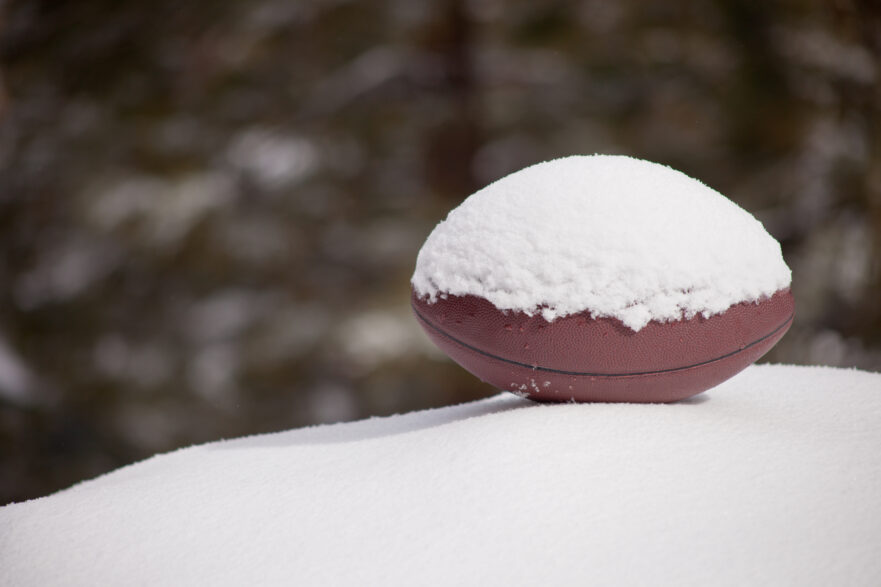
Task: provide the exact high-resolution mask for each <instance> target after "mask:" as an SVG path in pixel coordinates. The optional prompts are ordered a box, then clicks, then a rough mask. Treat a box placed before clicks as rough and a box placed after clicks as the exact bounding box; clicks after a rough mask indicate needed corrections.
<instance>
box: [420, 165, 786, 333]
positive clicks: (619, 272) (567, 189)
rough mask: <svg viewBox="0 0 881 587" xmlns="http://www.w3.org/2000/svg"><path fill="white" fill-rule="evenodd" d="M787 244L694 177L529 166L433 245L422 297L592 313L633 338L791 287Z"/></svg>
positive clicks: (471, 207) (478, 199) (423, 262)
mask: <svg viewBox="0 0 881 587" xmlns="http://www.w3.org/2000/svg"><path fill="white" fill-rule="evenodd" d="M790 281H791V275H790V271H789V268H788V267H787V266H786V263H785V262H784V261H783V256H782V255H781V253H780V245H779V243H777V241H776V240H774V238H773V237H771V236H770V235H769V234H768V233H767V232H766V231H765V229H764V228H763V227H762V225H761V224H760V223H759V222H758V221H757V220H756V219H755V218H753V217H752V215H750V214H749V213H748V212H746V211H745V210H743V209H741V208H739V207H738V206H737V205H736V204H734V203H733V202H731V201H730V200H728V199H727V198H725V197H724V196H722V195H721V194H719V193H718V192H716V191H715V190H712V189H710V188H709V187H707V186H705V185H704V184H702V183H701V182H699V181H697V180H695V179H692V178H690V177H688V176H687V175H685V174H683V173H681V172H679V171H676V170H674V169H671V168H669V167H665V166H663V165H659V164H657V163H650V162H648V161H642V160H639V159H633V158H630V157H622V156H609V155H593V156H576V157H566V158H563V159H556V160H553V161H547V162H544V163H539V164H538V165H533V166H532V167H527V168H526V169H522V170H520V171H518V172H516V173H513V174H511V175H509V176H507V177H504V178H502V179H500V180H499V181H497V182H495V183H493V184H491V185H489V186H487V187H485V188H484V189H482V190H480V191H478V192H476V193H475V194H473V195H472V196H470V197H469V198H468V199H467V200H465V201H464V202H463V203H462V204H461V205H460V206H459V207H458V208H456V209H455V210H453V211H452V212H450V214H449V216H448V217H447V219H446V220H444V221H443V222H441V223H440V224H439V225H438V226H437V227H436V228H435V229H434V231H433V232H432V233H431V235H430V236H429V237H428V240H427V241H426V242H425V245H424V246H423V247H422V250H421V251H420V252H419V256H418V258H417V261H416V271H415V273H414V274H413V279H412V283H413V287H414V288H415V290H416V291H417V293H419V294H422V295H426V296H429V298H430V299H431V300H432V301H433V300H434V299H436V298H437V296H438V295H447V294H453V295H467V294H471V295H475V296H479V297H482V298H485V299H487V300H489V301H491V302H492V303H493V304H495V305H496V307H498V308H500V309H503V310H520V311H524V312H526V313H528V314H530V315H532V314H533V313H535V312H541V313H542V315H543V316H544V317H545V319H546V320H548V321H551V320H553V319H555V318H557V317H560V316H565V315H567V314H573V313H576V312H582V311H584V310H589V311H590V312H591V314H592V315H593V316H595V317H601V316H604V317H614V318H618V319H620V320H621V321H622V322H624V324H626V325H628V326H629V327H631V328H632V329H633V330H639V329H641V328H642V327H643V326H645V325H646V324H648V323H649V322H650V321H651V320H658V321H661V322H663V321H669V320H679V319H680V318H682V317H683V316H685V317H686V318H692V317H694V316H695V315H697V314H703V315H704V316H711V315H713V314H718V313H721V312H723V311H725V310H726V309H728V308H729V307H731V306H732V305H734V304H737V303H740V302H746V301H757V300H759V299H761V298H763V297H767V296H770V295H771V294H773V293H774V292H776V291H778V290H780V289H785V288H787V287H789V284H790Z"/></svg>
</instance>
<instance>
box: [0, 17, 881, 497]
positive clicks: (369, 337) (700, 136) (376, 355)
mask: <svg viewBox="0 0 881 587" xmlns="http://www.w3.org/2000/svg"><path fill="white" fill-rule="evenodd" d="M595 152H599V153H621V154H630V155H634V156H638V157H641V158H646V159H650V160H654V161H658V162H662V163H665V164H668V165H671V166H673V167H675V168H678V169H681V170H683V171H684V172H686V173H688V174H689V175H692V176H694V177H697V178H699V179H701V180H702V181H704V182H705V183H707V184H708V185H710V186H712V187H714V188H716V189H717V190H719V191H720V192H722V193H723V194H725V195H727V196H728V197H730V198H731V199H733V200H734V201H736V202H737V203H739V204H740V205H741V206H743V207H744V208H746V209H747V210H749V211H750V212H752V213H754V214H755V215H756V216H757V217H758V218H759V219H760V220H761V221H762V222H764V224H765V226H766V227H767V229H768V230H769V231H770V232H771V233H772V234H773V235H774V236H775V237H777V238H778V239H779V240H780V241H781V243H782V245H783V251H784V255H785V257H786V260H787V262H788V263H789V265H790V267H792V269H793V272H794V289H795V292H796V297H797V299H798V316H797V320H796V322H795V325H794V326H793V328H792V330H791V331H790V333H789V334H788V335H787V336H786V337H785V338H784V339H783V341H782V342H781V343H780V344H779V345H778V346H777V347H776V348H775V349H774V350H773V351H772V353H771V354H770V355H769V356H768V357H766V358H765V360H769V361H773V362H786V363H798V364H822V365H840V366H855V367H860V368H864V369H870V370H879V369H881V304H879V297H881V296H879V292H881V4H879V3H878V2H875V1H874V0H827V1H820V0H789V1H769V2H749V1H746V0H743V1H738V0H715V1H705V0H702V1H696V0H695V1H690V2H689V1H682V2H667V3H663V2H641V1H637V0H622V1H618V2H606V1H603V0H590V1H585V2H563V1H551V2H529V1H525V0H524V1H516V2H501V1H499V0H446V1H441V0H438V1H435V2H413V1H410V0H388V1H379V0H361V1H359V2H355V1H346V0H210V1H203V0H190V1H189V2H179V1H177V0H151V1H150V2H144V1H134V0H132V1H127V2H118V1H116V0H81V1H79V2H58V1H57V0H0V284H2V288H0V504H3V503H7V502H9V501H13V500H16V501H17V500H23V499H27V498H32V497H37V496H41V495H45V494H47V493H49V492H52V491H55V490H57V489H60V488H63V487H66V486H68V485H70V484H72V483H74V482H76V481H79V480H83V479H86V478H89V477H93V476H95V475H98V474H100V473H103V472H106V471H108V470H110V469H113V468H116V467H118V466H121V465H124V464H126V463H130V462H133V461H135V460H138V459H142V458H145V457H147V456H149V455H151V454H154V453H156V452H159V451H168V450H172V449H175V448H177V447H182V446H185V445H189V444H192V443H199V442H205V441H210V440H215V439H219V438H228V437H235V436H241V435H245V434H253V433H260V432H269V431H275V430H282V429H286V428H291V427H298V426H304V425H309V424H317V423H325V422H337V421H346V420H352V419H356V418H363V417H367V416H371V415H387V414H392V413H395V412H403V411H408V410H414V409H418V408H424V407H429V406H441V405H446V404H451V403H456V402H462V401H466V400H470V399H473V398H478V397H484V396H488V395H492V394H495V393H496V391H495V390H493V389H491V388H489V387H487V386H485V385H483V384H481V383H480V382H479V381H477V380H476V379H475V378H473V377H471V376H470V375H468V374H467V373H465V372H464V371H462V370H461V369H459V368H458V367H457V366H455V365H454V364H452V363H451V362H450V361H448V360H446V359H445V358H444V357H443V356H441V355H440V354H439V353H438V352H437V351H435V350H434V349H433V348H432V346H431V344H430V343H429V342H427V340H426V339H425V338H424V337H423V336H422V334H421V332H420V331H419V328H418V326H417V324H416V322H415V321H414V320H413V319H412V318H411V316H410V310H409V300H408V293H409V278H410V274H411V272H412V270H413V266H414V262H415V258H416V254H417V251H418V250H419V247H420V246H421V244H422V242H423V240H424V239H425V237H426V236H427V235H428V233H429V232H430V231H431V229H432V228H433V227H434V225H435V224H436V223H437V222H438V221H440V220H441V219H442V218H443V217H444V216H445V215H446V213H447V212H448V211H449V210H450V209H451V208H453V207H455V206H456V205H457V204H458V203H459V202H461V201H462V200H463V199H464V198H465V197H466V196H467V195H469V194H470V193H471V192H473V191H474V190H475V189H477V188H479V187H481V186H483V185H485V184H486V183H488V182H490V181H492V180H494V179H497V178H499V177H501V176H503V175H505V174H507V173H510V172H512V171H514V170H517V169H519V168H521V167H523V166H525V165H528V164H531V163H535V162H538V161H541V160H545V159H549V158H553V157H558V156H563V155H569V154H578V153H595ZM829 391H830V393H834V392H835V390H829Z"/></svg>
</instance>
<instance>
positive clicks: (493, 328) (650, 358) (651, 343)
mask: <svg viewBox="0 0 881 587" xmlns="http://www.w3.org/2000/svg"><path fill="white" fill-rule="evenodd" d="M411 302H412V306H413V311H414V312H415V313H416V317H417V318H418V320H419V323H420V324H421V325H422V328H423V329H424V330H425V332H426V333H428V336H429V337H430V338H431V340H432V341H434V343H435V344H436V345H437V346H438V347H440V348H441V350H443V351H444V352H445V353H446V354H447V355H449V356H450V358H452V359H453V360H454V361H456V362H457V363H458V364H459V365H461V366H462V367H464V368H465V369H467V370H468V371H470V372H471V373H472V374H474V375H476V376H477V377H479V378H480V379H481V380H482V381H485V382H486V383H489V384H490V385H492V386H494V387H497V388H499V389H503V390H507V391H511V392H514V393H517V394H520V395H524V396H526V397H529V398H530V399H533V400H537V401H547V402H567V401H576V402H670V401H676V400H681V399H684V398H687V397H691V396H693V395H695V394H698V393H701V392H703V391H706V390H707V389H710V388H711V387H714V386H716V385H718V384H719V383H721V382H723V381H725V380H726V379H728V378H729V377H732V376H733V375H735V374H737V373H738V372H740V371H741V370H743V369H744V368H746V367H748V366H749V365H751V364H752V363H753V362H755V361H756V360H757V359H758V358H759V357H761V356H762V355H764V354H765V353H766V352H767V351H768V350H769V349H770V348H771V347H772V346H774V344H775V343H776V342H777V341H778V340H780V338H781V337H782V336H783V335H784V334H785V333H786V331H787V330H789V327H790V325H791V324H792V319H793V316H794V307H795V305H794V301H793V297H792V294H791V292H790V290H789V289H785V290H780V291H778V292H776V293H775V294H774V295H772V296H771V297H769V298H765V299H763V300H760V301H759V302H746V303H741V304H736V305H734V306H731V307H730V308H728V309H727V310H726V311H725V312H722V313H721V314H716V315H714V316H710V317H709V318H704V317H703V316H696V317H694V318H690V319H682V320H678V321H673V322H650V323H649V324H647V325H646V326H645V327H643V328H642V329H640V330H639V331H636V332H635V331H633V330H631V329H630V328H628V327H627V326H625V325H624V324H623V323H622V322H621V321H620V320H618V319H615V318H592V317H591V315H590V313H589V312H582V313H579V314H571V315H568V316H565V317H562V318H557V319H556V320H554V321H552V322H548V321H547V320H545V319H544V318H542V316H541V315H540V314H536V315H533V316H528V315H527V314H525V313H523V312H513V311H502V310H499V309H498V308H497V307H496V306H494V305H493V304H492V303H491V302H489V301H487V300H485V299H483V298H479V297H475V296H471V295H467V296H448V297H446V298H438V299H437V300H436V301H434V302H433V303H430V302H429V300H428V298H427V297H420V296H419V295H417V294H416V292H415V291H414V292H412V297H411Z"/></svg>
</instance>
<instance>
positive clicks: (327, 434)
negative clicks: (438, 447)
mask: <svg viewBox="0 0 881 587" xmlns="http://www.w3.org/2000/svg"><path fill="white" fill-rule="evenodd" d="M709 399H710V398H709V396H708V395H707V394H705V393H701V394H698V395H696V396H693V397H690V398H687V399H684V400H680V401H677V402H673V403H671V404H667V405H671V406H674V405H679V406H693V405H698V404H702V403H704V402H706V401H709ZM554 405H571V404H549V403H536V402H532V401H530V400H528V399H524V398H521V397H518V396H515V395H514V394H511V393H500V394H498V395H495V396H492V397H489V398H486V399H482V400H477V401H474V402H470V403H466V404H459V405H456V406H449V407H443V408H435V409H430V410H422V411H419V412H412V413H409V414H398V415H395V416H391V417H382V418H379V417H377V418H368V419H366V420H357V421H355V422H341V423H339V424H324V425H318V426H310V427H308V428H298V429H295V430H287V431H283V432H275V433H268V434H260V435H258V436H250V437H245V438H239V439H235V440H229V441H226V442H219V443H213V444H210V445H206V447H209V448H210V449H211V450H230V449H233V450H235V449H247V448H265V447H284V446H296V445H321V444H341V443H348V442H360V441H362V440H371V439H375V438H384V437H390V436H397V435H399V434H406V433H409V432H416V431H418V430H427V429H429V428H436V427H439V426H444V425H447V424H452V423H454V422H460V421H464V420H469V419H471V418H481V417H487V416H493V415H495V414H501V413H504V412H509V411H512V410H522V409H541V407H543V406H544V407H551V406H554ZM583 405H584V406H586V407H589V406H590V405H591V404H583Z"/></svg>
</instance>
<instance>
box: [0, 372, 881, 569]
mask: <svg viewBox="0 0 881 587" xmlns="http://www.w3.org/2000/svg"><path fill="white" fill-rule="evenodd" d="M879 448H881V375H879V374H871V373H866V372H861V371H846V370H836V369H827V368H808V367H781V366H759V367H751V368H749V369H747V370H746V371H744V372H743V373H742V374H740V375H738V376H737V377H735V378H734V379H731V380H729V381H727V382H726V383H724V384H722V385H720V386H719V387H717V388H715V389H713V390H711V391H709V392H707V393H705V394H703V395H701V396H697V397H696V398H693V399H692V400H689V401H686V402H683V403H679V404H675V405H614V404H593V405H536V404H533V403H530V402H529V401H526V400H522V399H519V398H517V397H514V396H512V395H500V396H497V397H494V398H490V399H488V400H484V401H480V402H475V403H471V404H466V405H461V406H455V407H449V408H443V409H439V410H432V411H426V412H418V413H412V414H406V415H401V416H395V417H392V418H385V419H373V420H365V421H361V422H355V423H351V424H340V425H335V426H323V427H317V428H306V429H300V430H292V431H289V432H283V433H278V434H270V435H264V436H256V437H250V438H242V439H239V440H233V441H226V442H217V443H212V444H207V445H203V446H196V447H192V448H188V449H185V450H180V451H177V452H174V453H171V454H166V455H160V456H156V457H154V458H152V459H149V460H147V461H144V462H141V463H138V464H135V465H132V466H129V467H125V468H123V469H120V470H118V471H115V472H113V473H110V474H108V475H105V476H103V477H100V478H98V479H95V480H92V481H87V482H85V483H82V484H80V485H77V486H75V487H72V488H70V489H68V490H66V491H63V492H60V493H57V494H55V495H52V496H49V497H46V498H42V499H38V500H34V501H30V502H26V503H21V504H14V505H9V506H6V507H3V508H0V583H2V584H3V585H18V586H30V585H35V586H36V585H40V586H49V585H140V584H144V585H251V584H297V585H313V584H351V585H364V584H399V585H411V584H438V585H449V584H539V583H542V584H578V585H583V584H587V583H593V584H636V583H651V584H670V585H707V584H712V585H720V584H727V585H730V584H774V585H789V584H792V585H832V584H837V585H841V584H848V585H878V584H881V557H879V556H878V553H879V552H881V450H879Z"/></svg>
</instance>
